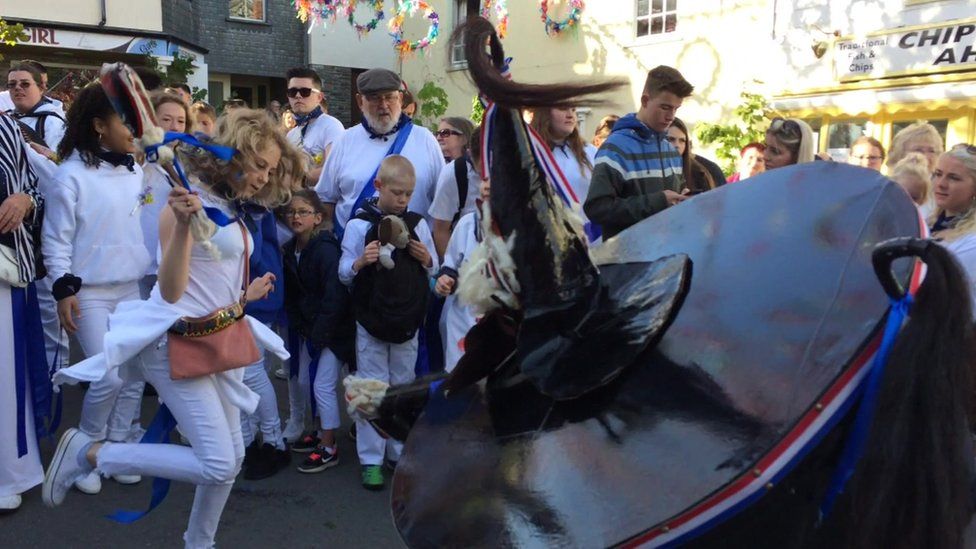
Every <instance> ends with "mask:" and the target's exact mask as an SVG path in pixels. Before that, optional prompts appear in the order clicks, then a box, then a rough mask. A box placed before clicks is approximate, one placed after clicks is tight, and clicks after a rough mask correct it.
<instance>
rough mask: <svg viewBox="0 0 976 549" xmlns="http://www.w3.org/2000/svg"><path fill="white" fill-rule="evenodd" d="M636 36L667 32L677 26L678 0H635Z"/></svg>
mask: <svg viewBox="0 0 976 549" xmlns="http://www.w3.org/2000/svg"><path fill="white" fill-rule="evenodd" d="M636 19H637V37H638V38H641V37H644V36H659V35H662V34H669V33H672V32H674V31H675V29H676V28H677V27H678V0H637V18H636Z"/></svg>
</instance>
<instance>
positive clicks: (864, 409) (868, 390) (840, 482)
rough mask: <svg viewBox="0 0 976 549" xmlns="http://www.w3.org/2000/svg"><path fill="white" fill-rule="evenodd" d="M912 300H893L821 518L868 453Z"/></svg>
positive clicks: (821, 508) (821, 507)
mask: <svg viewBox="0 0 976 549" xmlns="http://www.w3.org/2000/svg"><path fill="white" fill-rule="evenodd" d="M912 301H913V300H912V296H911V295H910V294H905V296H904V297H903V298H901V299H892V300H891V310H890V311H889V312H888V322H887V324H886V325H885V330H884V337H883V338H882V340H881V346H880V347H879V348H878V352H877V353H875V355H874V361H873V362H872V363H871V367H870V368H871V369H870V370H869V371H868V376H867V380H866V382H864V383H863V384H862V385H863V390H862V393H861V395H860V399H861V402H860V405H859V406H858V409H857V415H856V416H855V417H854V424H853V425H852V426H851V432H850V434H848V437H847V443H846V444H845V445H844V451H843V453H842V454H841V457H840V462H839V463H838V464H837V470H836V471H834V475H833V477H832V478H831V481H830V485H829V486H830V487H829V488H828V489H827V493H826V495H825V496H824V500H823V503H821V504H820V520H821V521H822V520H823V519H825V518H826V517H828V516H830V512H831V511H832V510H833V507H834V503H836V500H837V497H838V496H840V495H841V494H842V493H844V487H845V486H846V485H847V481H848V480H850V478H851V475H853V474H854V469H855V468H856V467H857V462H858V461H859V460H860V459H861V456H862V455H863V454H864V447H865V445H866V444H867V441H868V435H869V434H870V430H871V421H872V419H873V418H874V410H875V408H876V407H877V406H876V405H877V401H878V392H879V391H880V390H881V379H882V377H883V375H884V370H885V365H887V363H888V356H889V355H890V354H891V349H892V347H894V345H895V340H896V339H897V338H898V332H899V331H900V330H901V326H902V324H903V323H904V321H905V318H906V317H907V316H908V312H909V310H910V309H911V306H912Z"/></svg>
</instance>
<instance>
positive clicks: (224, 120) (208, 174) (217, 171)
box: [186, 108, 305, 208]
mask: <svg viewBox="0 0 976 549" xmlns="http://www.w3.org/2000/svg"><path fill="white" fill-rule="evenodd" d="M212 141H213V142H214V143H216V144H218V145H224V146H227V147H232V148H234V149H235V151H236V152H235V154H234V157H233V158H232V159H231V160H230V162H223V161H221V160H218V159H217V158H216V157H214V156H213V155H211V154H210V153H208V152H206V151H203V150H200V149H195V150H193V151H191V152H189V153H188V154H186V162H187V165H188V166H189V168H190V171H191V172H192V173H193V174H194V175H196V176H198V177H199V178H200V179H201V180H202V182H203V183H204V184H206V185H207V186H209V187H210V190H211V191H213V192H215V193H217V194H218V195H220V196H223V197H225V198H228V199H231V200H236V199H237V198H238V197H239V195H240V191H241V189H240V185H241V183H240V182H241V179H242V177H241V176H242V174H243V173H244V172H250V171H254V170H257V167H256V166H255V165H254V159H255V158H256V157H257V155H258V154H259V153H261V152H263V151H265V150H267V148H268V147H269V146H272V145H277V147H278V149H279V150H280V151H281V160H280V161H279V162H278V168H277V169H276V170H275V172H274V173H273V174H272V176H271V179H270V181H268V184H267V185H265V186H264V188H262V189H261V192H259V193H258V194H257V195H255V196H253V197H251V198H249V199H248V201H249V202H252V203H255V204H259V205H261V206H265V207H268V208H275V207H278V206H281V205H282V204H287V203H288V201H289V200H291V193H292V191H294V190H297V189H300V188H301V186H302V182H303V181H304V180H305V160H304V158H303V156H302V154H301V153H300V152H299V151H298V150H297V149H296V148H295V147H294V146H293V145H292V144H291V143H289V142H288V140H287V139H286V138H285V136H284V135H282V134H281V132H279V131H278V127H277V125H276V124H275V123H274V121H272V120H271V118H270V117H269V116H268V115H267V113H265V112H264V111H263V110H254V109H245V108H241V109H234V110H232V111H230V112H227V113H225V114H224V116H222V117H220V120H218V122H217V131H216V133H215V134H214V137H213V140H212Z"/></svg>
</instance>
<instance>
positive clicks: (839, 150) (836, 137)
mask: <svg viewBox="0 0 976 549" xmlns="http://www.w3.org/2000/svg"><path fill="white" fill-rule="evenodd" d="M864 135H868V121H867V120H864V119H857V120H836V121H835V120H831V121H830V125H829V126H828V133H827V154H829V155H830V157H831V158H833V159H834V160H835V161H837V162H847V158H848V156H850V154H851V144H853V143H854V142H855V141H857V139H858V138H859V137H861V136H864Z"/></svg>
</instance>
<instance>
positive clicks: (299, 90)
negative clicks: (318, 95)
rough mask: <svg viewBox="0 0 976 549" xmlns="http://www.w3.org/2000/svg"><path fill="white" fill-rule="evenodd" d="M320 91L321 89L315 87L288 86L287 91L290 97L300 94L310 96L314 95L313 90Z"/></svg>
mask: <svg viewBox="0 0 976 549" xmlns="http://www.w3.org/2000/svg"><path fill="white" fill-rule="evenodd" d="M318 91H319V90H317V89H315V88H288V91H287V92H286V93H287V94H288V97H293V98H294V97H298V96H299V95H301V96H302V97H308V96H310V95H312V92H318Z"/></svg>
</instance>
